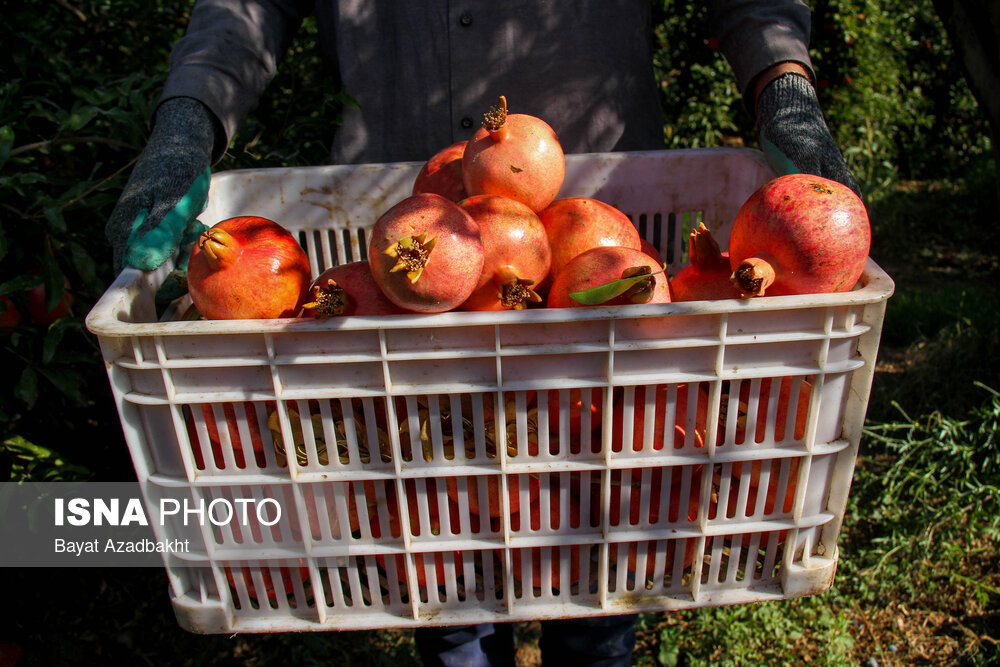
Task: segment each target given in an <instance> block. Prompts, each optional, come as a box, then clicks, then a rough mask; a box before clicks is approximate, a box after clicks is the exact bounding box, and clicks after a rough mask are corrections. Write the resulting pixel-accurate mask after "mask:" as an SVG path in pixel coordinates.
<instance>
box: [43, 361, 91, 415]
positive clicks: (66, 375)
mask: <svg viewBox="0 0 1000 667" xmlns="http://www.w3.org/2000/svg"><path fill="white" fill-rule="evenodd" d="M38 373H39V374H40V375H41V376H42V377H44V378H45V379H46V380H48V381H49V382H51V383H52V384H53V385H54V386H55V387H56V389H58V390H59V391H60V392H62V394H63V396H65V397H66V398H68V399H69V400H71V401H73V402H74V403H76V404H77V405H80V406H86V405H89V404H90V400H89V399H88V398H87V397H86V396H85V395H84V394H83V392H82V391H80V386H81V385H82V384H83V380H82V378H80V376H79V375H78V374H76V373H74V372H72V371H70V370H67V369H61V370H60V371H59V372H58V373H53V372H52V371H49V370H46V369H44V368H41V369H39V370H38Z"/></svg>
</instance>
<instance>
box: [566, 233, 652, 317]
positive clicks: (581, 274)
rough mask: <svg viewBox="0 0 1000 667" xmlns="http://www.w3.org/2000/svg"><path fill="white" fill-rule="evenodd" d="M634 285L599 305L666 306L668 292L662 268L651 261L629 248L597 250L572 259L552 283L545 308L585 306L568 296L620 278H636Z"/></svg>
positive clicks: (612, 247) (611, 247) (647, 256)
mask: <svg viewBox="0 0 1000 667" xmlns="http://www.w3.org/2000/svg"><path fill="white" fill-rule="evenodd" d="M642 275H645V276H647V277H646V278H644V279H641V280H638V281H637V282H636V283H635V284H633V285H632V286H631V287H629V288H628V289H627V290H625V291H624V292H623V293H621V294H619V295H618V296H615V297H612V298H610V299H608V300H606V301H603V302H602V303H600V304H590V305H601V306H616V305H625V304H634V303H669V302H670V288H669V283H668V282H667V276H666V274H665V273H663V267H662V266H660V265H658V264H657V263H656V260H654V259H653V258H652V257H650V256H649V255H647V254H646V253H644V252H642V251H641V250H636V249H633V248H622V247H617V246H601V247H597V248H591V249H590V250H587V251H586V252H583V253H581V254H580V255H578V256H577V257H574V258H573V259H572V260H571V261H570V262H569V263H568V264H567V265H566V266H565V267H564V268H563V270H562V271H560V272H559V274H558V275H557V276H556V277H555V279H554V280H553V281H552V288H551V289H550V290H549V298H548V302H547V305H548V307H549V308H575V307H581V306H584V305H586V304H583V303H581V302H580V301H578V300H577V299H575V298H573V297H572V296H570V295H571V294H573V293H575V292H579V291H583V290H588V289H590V288H593V287H598V286H600V285H605V284H607V283H609V282H611V281H615V280H619V279H621V278H637V277H638V276H642Z"/></svg>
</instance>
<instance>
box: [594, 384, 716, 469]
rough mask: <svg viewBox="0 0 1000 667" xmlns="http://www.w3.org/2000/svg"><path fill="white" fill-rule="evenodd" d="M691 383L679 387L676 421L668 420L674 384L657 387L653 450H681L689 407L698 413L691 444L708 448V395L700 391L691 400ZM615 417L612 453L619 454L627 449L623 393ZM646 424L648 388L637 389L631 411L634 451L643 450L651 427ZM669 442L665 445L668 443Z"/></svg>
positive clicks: (653, 415)
mask: <svg viewBox="0 0 1000 667" xmlns="http://www.w3.org/2000/svg"><path fill="white" fill-rule="evenodd" d="M689 386H690V385H688V384H679V385H676V389H675V398H674V404H673V412H674V415H673V418H672V420H668V416H667V412H668V408H669V407H670V404H669V398H670V388H671V385H666V384H661V385H657V386H656V388H655V395H654V397H653V414H652V416H651V418H652V425H651V426H652V433H651V435H652V445H653V449H654V450H661V449H663V448H664V447H666V448H676V449H681V448H683V447H684V442H685V440H686V438H687V427H688V426H687V414H688V406H689V404H690V405H691V406H693V407H694V408H695V409H696V411H697V414H696V417H695V428H694V435H693V436H692V442H693V443H694V446H695V447H703V446H704V445H705V433H706V424H707V421H708V417H707V414H708V407H707V406H708V392H707V391H706V390H705V389H704V388H700V389H699V390H698V391H697V392H696V393H695V394H694V395H693V396H692V397H691V398H689V397H688V387H689ZM613 410H614V411H613V414H612V415H611V424H612V426H611V429H612V430H611V451H613V452H620V451H622V449H623V448H624V447H625V429H624V427H623V425H624V423H625V421H624V420H625V406H624V394H623V395H622V396H620V397H619V398H618V400H617V401H615V405H614V409H613ZM668 421H670V422H671V423H672V428H671V431H672V433H673V437H672V438H667V437H666V436H667V426H668V423H667V422H668ZM648 426H649V425H648V424H647V422H646V387H645V386H638V387H636V388H635V393H634V397H633V411H632V445H631V447H630V449H631V450H632V451H636V452H638V451H642V447H643V442H644V440H645V437H646V430H647V428H648ZM665 440H666V442H665Z"/></svg>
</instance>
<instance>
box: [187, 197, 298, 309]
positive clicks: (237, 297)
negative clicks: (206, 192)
mask: <svg viewBox="0 0 1000 667" xmlns="http://www.w3.org/2000/svg"><path fill="white" fill-rule="evenodd" d="M187 278H188V291H189V292H190V294H191V300H192V301H193V302H194V306H195V308H197V309H198V312H199V313H201V315H202V316H203V317H205V318H206V319H210V320H234V319H235V320H238V319H258V318H259V319H263V318H274V317H295V316H296V315H297V314H298V312H299V309H300V308H301V307H302V303H303V302H304V301H305V297H306V293H307V292H308V291H309V285H310V284H311V282H312V278H311V276H310V270H309V258H308V257H307V256H306V253H305V251H304V250H303V249H302V246H300V245H299V243H298V241H296V240H295V237H294V236H292V234H291V233H290V232H288V230H286V229H285V228H284V227H282V226H281V225H279V224H278V223H276V222H274V221H273V220H268V219H267V218H261V217H256V216H243V217H236V218H229V219H228V220H223V221H222V222H219V223H218V224H216V225H215V226H213V227H212V228H211V229H209V230H207V231H206V232H205V233H204V234H202V235H201V237H200V238H199V239H198V242H197V243H196V244H195V246H194V248H193V250H192V251H191V258H190V260H189V261H188V275H187Z"/></svg>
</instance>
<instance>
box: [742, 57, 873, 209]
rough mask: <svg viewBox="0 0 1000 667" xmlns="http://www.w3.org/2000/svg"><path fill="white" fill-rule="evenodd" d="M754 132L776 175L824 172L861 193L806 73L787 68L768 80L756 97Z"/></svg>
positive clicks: (826, 176) (819, 174) (828, 176)
mask: <svg viewBox="0 0 1000 667" xmlns="http://www.w3.org/2000/svg"><path fill="white" fill-rule="evenodd" d="M757 132H758V134H759V136H760V144H761V147H762V148H763V149H764V155H765V156H767V161H768V163H770V165H771V167H772V168H773V169H774V170H775V171H776V172H777V173H778V174H779V175H783V174H794V173H806V174H814V175H816V176H823V177H824V178H829V179H831V180H834V181H839V182H840V183H843V184H844V185H846V186H847V187H849V188H851V189H852V190H854V192H855V193H857V195H858V196H859V197H860V196H861V188H860V187H858V184H857V181H855V180H854V177H853V176H852V175H851V172H850V170H849V169H848V168H847V163H846V162H845V161H844V156H843V155H841V153H840V150H839V149H838V148H837V145H836V144H835V143H834V141H833V137H832V136H830V130H829V128H827V126H826V121H825V120H823V112H822V110H821V109H820V106H819V100H818V99H817V98H816V91H815V90H814V89H813V86H812V84H811V83H810V82H809V79H807V78H806V77H805V76H803V75H801V74H796V73H791V72H789V73H785V74H782V75H780V76H778V77H777V78H775V79H774V80H773V81H771V82H770V83H769V84H767V86H766V87H765V88H764V90H763V91H761V93H760V97H758V98H757Z"/></svg>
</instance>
